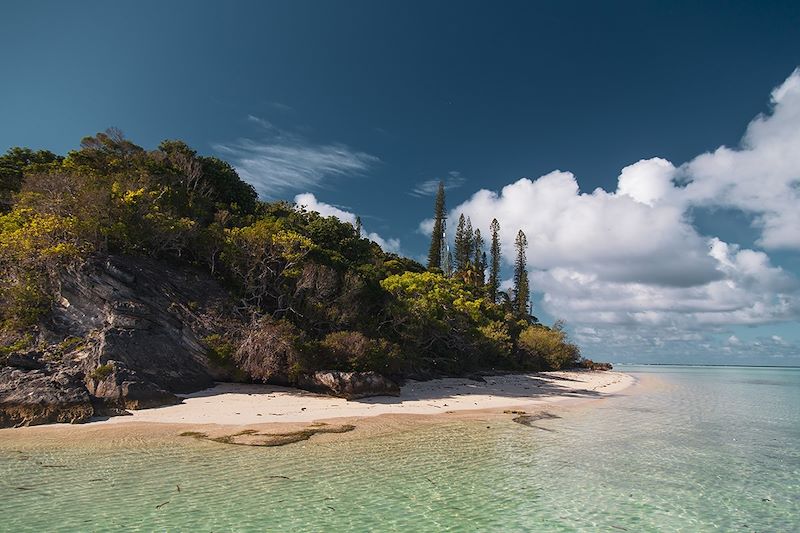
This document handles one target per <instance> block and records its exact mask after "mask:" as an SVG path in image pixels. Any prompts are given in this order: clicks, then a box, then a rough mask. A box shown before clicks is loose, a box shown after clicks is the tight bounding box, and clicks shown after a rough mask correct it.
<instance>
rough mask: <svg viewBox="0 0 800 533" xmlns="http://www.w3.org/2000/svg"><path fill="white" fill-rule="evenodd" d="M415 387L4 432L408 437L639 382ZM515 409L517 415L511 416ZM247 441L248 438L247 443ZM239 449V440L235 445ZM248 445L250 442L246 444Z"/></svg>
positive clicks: (541, 376)
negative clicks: (335, 430) (422, 427)
mask: <svg viewBox="0 0 800 533" xmlns="http://www.w3.org/2000/svg"><path fill="white" fill-rule="evenodd" d="M484 379H485V382H479V381H474V380H470V379H466V378H443V379H435V380H430V381H412V380H410V381H408V382H407V383H406V384H405V385H404V386H403V387H402V388H401V394H400V396H399V397H391V396H380V397H371V398H363V399H358V400H349V401H348V400H345V399H342V398H335V397H330V396H325V395H321V394H315V393H311V392H307V391H302V390H298V389H292V388H288V387H280V386H273V385H257V384H237V383H219V384H217V385H216V386H215V387H213V388H211V389H207V390H204V391H199V392H196V393H192V394H187V395H183V396H182V397H183V399H184V401H183V403H181V404H178V405H173V406H167V407H159V408H153V409H143V410H139V411H132V414H131V415H130V416H117V417H111V418H106V419H101V420H93V421H90V422H87V423H84V424H50V425H42V426H30V427H23V428H10V429H3V430H0V439H15V440H16V439H22V440H27V438H35V439H45V440H49V439H58V440H63V439H66V440H69V441H74V442H82V441H92V440H95V439H102V438H106V437H112V438H113V439H123V440H127V439H129V438H132V439H141V438H157V437H158V438H163V437H177V436H180V434H181V433H184V432H187V431H189V432H202V433H203V434H204V435H207V436H208V437H209V438H216V437H221V436H225V435H231V434H233V433H238V432H242V431H244V432H247V431H260V432H263V431H268V432H270V434H272V435H275V434H279V435H282V434H285V433H286V432H297V431H305V430H308V429H309V428H314V427H317V428H318V427H322V426H327V427H343V425H346V426H353V427H354V428H356V429H357V430H356V431H353V432H352V433H349V432H348V433H340V434H336V435H333V434H320V435H316V436H314V440H324V439H330V438H342V437H345V436H346V435H352V436H367V435H372V434H374V433H375V432H376V431H377V432H380V433H383V432H390V431H401V430H403V428H408V427H412V426H414V425H418V424H420V423H424V424H428V423H432V424H435V423H439V422H442V421H451V420H454V419H473V420H475V419H480V420H487V421H488V420H490V419H494V418H496V417H498V416H501V417H505V418H508V416H509V414H519V412H522V411H524V412H525V413H526V414H531V413H537V412H543V411H544V410H546V409H549V408H555V407H566V406H574V405H576V404H582V403H586V402H592V401H594V400H602V399H604V398H609V397H612V396H614V395H616V394H618V393H620V392H622V391H624V390H625V389H628V388H629V387H631V386H632V385H634V384H635V383H636V382H637V380H636V379H635V378H634V377H632V376H630V375H628V374H624V373H622V372H614V371H587V370H569V371H557V372H539V373H522V374H508V375H500V376H484ZM512 411H514V412H516V413H511V412H512ZM240 440H241V439H240ZM234 444H238V442H234ZM241 444H244V442H241Z"/></svg>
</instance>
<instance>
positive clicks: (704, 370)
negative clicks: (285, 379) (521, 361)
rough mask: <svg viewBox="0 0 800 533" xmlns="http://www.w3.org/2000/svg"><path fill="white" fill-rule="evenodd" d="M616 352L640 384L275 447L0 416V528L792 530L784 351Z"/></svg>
mask: <svg viewBox="0 0 800 533" xmlns="http://www.w3.org/2000/svg"><path fill="white" fill-rule="evenodd" d="M618 370H620V371H622V372H627V373H630V374H632V375H634V376H635V377H636V378H637V379H638V380H639V384H638V385H636V386H634V387H633V388H631V389H629V390H627V391H625V392H624V393H622V394H620V395H618V396H616V397H612V398H607V399H603V400H597V401H591V402H586V403H583V404H580V405H576V406H573V407H569V408H554V409H550V410H548V412H549V413H550V414H551V415H552V417H551V418H542V419H540V420H536V421H534V422H533V424H532V425H531V426H524V425H520V424H517V423H514V422H512V421H511V418H512V417H511V416H508V417H507V418H502V419H497V418H487V419H486V420H457V421H452V420H451V421H446V418H443V419H442V422H441V423H439V424H419V425H418V426H415V425H411V426H407V425H404V426H403V428H402V430H399V431H391V432H380V433H378V434H376V435H374V436H370V437H368V438H345V439H342V440H336V439H333V438H332V439H324V440H315V439H314V438H312V439H311V440H308V441H305V442H300V443H296V444H291V445H288V446H283V447H275V448H257V447H246V446H233V445H227V444H221V443H215V442H209V441H203V440H197V439H192V438H187V437H177V436H175V437H174V438H159V439H150V438H147V437H146V436H140V437H130V436H127V437H120V438H111V437H102V436H98V435H101V433H92V435H93V437H92V438H87V439H86V440H85V441H83V442H80V443H75V442H74V441H69V442H61V441H59V439H58V438H55V437H53V438H37V439H31V438H23V437H21V436H19V435H22V433H17V432H16V431H15V430H4V431H1V432H0V509H2V514H1V515H0V530H2V531H9V532H12V531H13V532H23V531H198V532H199V531H336V532H342V531H413V532H425V531H502V532H511V531H536V532H539V531H543V532H546V531H592V532H595V531H609V532H613V531H631V532H642V531H689V532H703V531H761V532H794V531H800V369H798V368H753V367H678V366H623V367H619V368H618ZM53 435H57V432H54V433H53Z"/></svg>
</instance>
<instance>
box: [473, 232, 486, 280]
mask: <svg viewBox="0 0 800 533" xmlns="http://www.w3.org/2000/svg"><path fill="white" fill-rule="evenodd" d="M473 244H474V248H475V274H476V275H475V286H476V287H483V285H484V283H485V282H486V253H485V252H484V251H483V237H481V230H480V229H476V230H475V239H474V243H473Z"/></svg>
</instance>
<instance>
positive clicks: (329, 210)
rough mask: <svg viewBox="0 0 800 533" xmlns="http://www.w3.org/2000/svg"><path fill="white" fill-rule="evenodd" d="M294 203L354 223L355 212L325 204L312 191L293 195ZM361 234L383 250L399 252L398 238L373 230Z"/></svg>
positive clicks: (325, 215)
mask: <svg viewBox="0 0 800 533" xmlns="http://www.w3.org/2000/svg"><path fill="white" fill-rule="evenodd" d="M294 203H295V205H297V206H302V207H305V208H306V209H308V210H309V211H316V212H317V213H319V214H320V215H322V216H324V217H336V218H338V219H339V220H341V221H342V222H348V223H350V224H352V225H353V226H355V225H356V214H355V213H352V212H350V211H346V210H344V209H341V208H339V207H336V206H334V205H331V204H326V203H325V202H320V201H319V200H317V197H316V196H314V195H313V194H312V193H309V192H307V193H303V194H298V195H297V196H295V197H294ZM362 231H364V230H362ZM363 236H364V237H366V238H367V239H369V240H371V241H372V242H374V243H377V244H378V246H380V247H381V248H382V249H383V251H385V252H393V253H399V252H400V240H399V239H384V238H383V237H381V236H380V235H378V234H377V233H375V232H369V233H368V232H364V234H363Z"/></svg>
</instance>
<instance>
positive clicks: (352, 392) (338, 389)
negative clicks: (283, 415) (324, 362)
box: [298, 370, 400, 400]
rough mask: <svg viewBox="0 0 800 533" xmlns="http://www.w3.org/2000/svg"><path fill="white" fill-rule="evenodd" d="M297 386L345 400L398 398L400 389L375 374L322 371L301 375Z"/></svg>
mask: <svg viewBox="0 0 800 533" xmlns="http://www.w3.org/2000/svg"><path fill="white" fill-rule="evenodd" d="M298 386H299V387H300V388H303V389H308V390H311V391H315V392H321V393H324V394H330V395H331V396H337V397H339V398H345V399H347V400H355V399H357V398H366V397H368V396H399V395H400V387H399V386H398V385H397V383H395V382H394V381H392V380H390V379H388V378H386V377H384V376H383V375H381V374H378V373H377V372H339V371H336V370H322V371H317V372H311V373H308V374H303V375H302V376H300V377H299V378H298Z"/></svg>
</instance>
